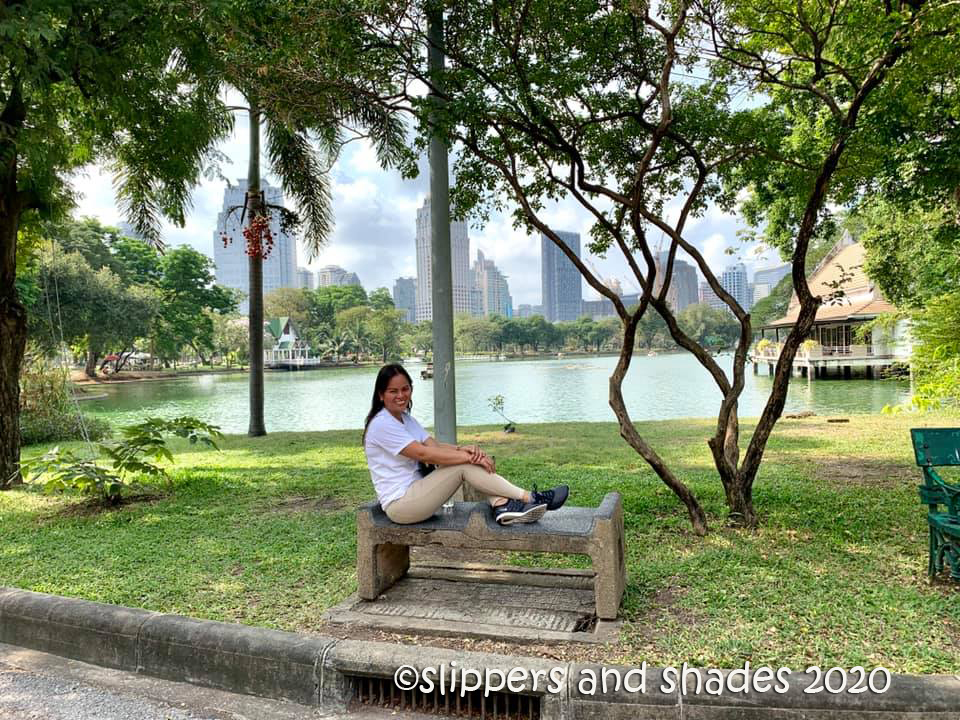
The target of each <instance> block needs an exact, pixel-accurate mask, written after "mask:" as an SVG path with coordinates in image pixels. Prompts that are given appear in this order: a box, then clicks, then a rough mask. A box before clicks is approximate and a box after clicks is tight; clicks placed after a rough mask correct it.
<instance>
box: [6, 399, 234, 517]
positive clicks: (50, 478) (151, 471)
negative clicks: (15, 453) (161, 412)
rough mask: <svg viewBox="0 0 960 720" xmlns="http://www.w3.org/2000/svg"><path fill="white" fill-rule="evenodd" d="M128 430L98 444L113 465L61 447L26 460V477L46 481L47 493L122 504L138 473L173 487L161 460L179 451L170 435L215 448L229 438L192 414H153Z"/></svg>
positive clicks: (171, 459) (170, 460) (138, 475)
mask: <svg viewBox="0 0 960 720" xmlns="http://www.w3.org/2000/svg"><path fill="white" fill-rule="evenodd" d="M122 434H123V439H122V440H119V441H117V442H114V443H109V444H104V445H99V446H98V449H99V451H100V452H101V453H103V454H104V455H106V456H107V457H108V458H109V459H110V461H111V462H112V466H106V465H99V464H97V461H96V460H95V459H91V458H84V457H81V456H79V455H77V454H76V453H74V452H73V451H71V450H61V449H60V447H59V446H58V447H54V448H52V449H50V450H48V451H47V452H46V454H44V455H42V456H40V457H36V458H33V459H32V460H28V461H27V462H25V463H23V466H22V468H23V472H24V476H25V477H26V478H27V480H28V481H29V482H34V481H40V482H43V485H44V489H45V490H47V492H64V491H71V490H73V491H77V492H79V493H81V494H82V495H92V496H94V497H96V498H97V500H98V501H99V502H101V503H102V504H105V505H106V504H110V505H116V504H117V503H119V502H120V493H121V491H122V490H123V488H124V487H125V486H128V485H131V484H132V482H131V480H132V479H133V478H137V477H139V478H143V479H145V480H146V481H147V482H148V483H156V482H158V481H161V480H162V481H164V482H166V484H167V487H168V489H170V487H171V480H170V476H169V475H168V474H167V471H166V470H165V469H164V468H163V467H162V466H160V465H158V464H157V463H159V462H161V461H168V462H171V463H172V462H173V453H171V452H170V450H169V449H168V448H167V442H166V438H165V436H169V435H175V436H176V437H182V438H186V439H187V440H188V441H189V442H190V444H191V445H195V444H198V443H199V444H203V445H206V446H207V447H211V448H213V449H214V450H218V449H219V448H218V447H217V444H216V442H215V441H216V440H218V439H219V438H221V437H223V435H222V434H221V433H220V428H218V427H217V426H216V425H210V424H208V423H205V422H202V421H200V420H197V419H196V418H194V417H189V416H186V415H184V416H183V417H178V418H174V419H173V420H164V419H162V418H147V419H146V420H145V421H144V422H142V423H139V424H137V425H131V426H129V427H125V428H123V430H122ZM151 460H152V461H153V462H150V461H151Z"/></svg>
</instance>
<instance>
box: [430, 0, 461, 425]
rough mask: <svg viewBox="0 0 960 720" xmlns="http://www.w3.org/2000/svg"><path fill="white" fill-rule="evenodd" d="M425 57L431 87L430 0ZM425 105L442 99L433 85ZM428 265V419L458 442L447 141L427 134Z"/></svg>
mask: <svg viewBox="0 0 960 720" xmlns="http://www.w3.org/2000/svg"><path fill="white" fill-rule="evenodd" d="M427 37H428V39H429V47H428V49H427V57H428V61H429V67H430V75H431V77H432V79H433V85H434V87H437V86H438V84H439V82H440V74H441V73H442V71H443V51H442V50H441V47H442V46H443V7H442V5H441V4H440V3H435V2H429V3H428V10H427ZM429 99H430V105H431V107H433V108H438V107H439V106H440V104H441V103H442V102H443V100H442V98H441V97H440V96H439V95H438V94H437V93H436V91H435V90H434V89H431V90H430V94H429ZM430 264H431V265H430V268H431V274H432V279H433V283H432V284H433V288H432V290H433V294H432V300H433V419H434V420H433V421H434V432H435V434H436V437H437V440H439V441H440V442H444V443H451V444H456V442H457V393H456V382H455V379H454V358H453V269H452V262H451V252H450V180H449V167H448V164H447V146H446V143H444V141H443V138H441V137H440V135H439V133H436V132H435V133H434V134H433V136H432V137H431V138H430Z"/></svg>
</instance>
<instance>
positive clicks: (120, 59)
mask: <svg viewBox="0 0 960 720" xmlns="http://www.w3.org/2000/svg"><path fill="white" fill-rule="evenodd" d="M191 17H194V14H193V13H190V12H187V11H186V8H185V6H184V4H183V3H180V2H172V3H160V2H154V1H153V0H126V1H123V2H117V3H113V4H111V8H110V12H109V13H104V12H103V6H102V4H101V3H99V2H94V1H93V0H79V1H78V2H71V3H40V4H36V3H21V4H17V5H15V6H11V8H10V9H9V12H6V13H4V15H3V17H2V18H0V34H2V35H3V37H4V40H5V42H4V43H3V49H2V55H3V60H4V62H3V71H2V73H3V86H4V87H5V88H6V89H7V92H6V98H5V102H6V104H7V109H8V112H9V115H8V114H6V113H5V117H11V118H16V117H17V115H18V114H19V112H22V116H21V117H20V118H18V120H15V121H14V123H13V124H12V125H11V126H10V127H9V132H8V133H6V134H5V138H9V139H10V140H12V141H14V142H15V143H16V151H15V156H14V157H15V164H16V166H18V167H19V172H18V173H17V188H16V190H20V191H22V192H24V193H26V194H27V195H26V197H27V198H28V203H27V206H26V208H25V209H26V210H40V211H43V212H45V213H47V214H49V213H50V211H51V210H53V209H54V208H56V207H59V208H61V209H62V208H63V207H65V206H66V205H68V204H69V201H70V194H71V192H70V189H69V186H68V184H67V178H68V175H69V173H71V172H72V171H74V170H75V169H77V168H79V167H80V166H82V165H85V164H86V163H88V162H90V161H91V160H92V159H94V158H97V157H99V158H104V159H106V158H110V159H112V160H113V161H114V166H113V167H114V170H115V171H116V172H117V175H118V183H117V194H118V198H119V201H120V203H121V205H122V206H123V207H124V209H125V210H127V211H128V214H129V216H130V217H131V219H132V220H133V221H134V224H135V225H136V226H137V228H138V230H140V231H141V232H143V233H145V234H146V235H147V236H148V237H150V238H151V239H158V237H159V236H158V220H159V216H160V215H167V216H168V217H170V218H171V219H173V220H174V221H175V222H180V223H181V224H182V222H183V216H184V209H185V206H186V205H187V204H188V203H189V187H190V186H191V185H193V184H194V183H195V182H196V181H197V180H198V178H199V176H200V174H201V171H202V169H203V166H204V164H205V162H206V161H208V160H210V159H211V155H210V151H211V150H212V148H213V145H214V143H215V141H216V140H219V139H220V138H222V137H224V136H225V135H226V134H227V133H228V132H229V130H230V127H231V120H230V117H229V114H228V113H226V112H225V110H224V106H223V102H222V100H221V99H220V97H219V96H218V94H217V90H218V87H216V86H212V85H210V84H208V83H206V82H204V79H203V77H202V74H200V73H198V72H197V70H198V69H199V67H200V66H201V65H202V62H203V59H204V58H203V57H202V56H203V52H202V46H201V45H197V44H195V41H196V40H197V39H198V36H197V33H196V26H195V24H194V23H192V22H191V20H190V18H191ZM104 38H109V39H110V41H109V42H104ZM12 88H17V91H18V92H16V93H11V92H9V90H10V89H12ZM18 101H19V103H22V107H21V108H16V107H15V106H16V104H17V103H18ZM18 111H19V112H18ZM14 138H15V140H14Z"/></svg>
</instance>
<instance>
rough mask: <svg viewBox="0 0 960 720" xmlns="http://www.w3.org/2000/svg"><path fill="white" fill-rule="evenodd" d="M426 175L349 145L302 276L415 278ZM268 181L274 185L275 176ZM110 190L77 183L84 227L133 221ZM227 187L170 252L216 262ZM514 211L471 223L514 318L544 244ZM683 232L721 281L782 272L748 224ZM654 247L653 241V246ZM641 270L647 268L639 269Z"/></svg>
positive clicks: (210, 183) (200, 209)
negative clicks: (748, 234) (739, 271)
mask: <svg viewBox="0 0 960 720" xmlns="http://www.w3.org/2000/svg"><path fill="white" fill-rule="evenodd" d="M248 130H249V128H248V125H247V119H246V117H245V116H243V115H240V116H238V117H237V123H236V126H235V129H234V132H233V135H232V137H231V138H230V139H229V140H227V141H225V142H224V143H222V144H221V145H219V146H218V151H219V152H221V153H222V154H223V156H224V158H225V159H224V161H223V163H222V165H221V168H220V169H221V172H222V176H224V177H241V176H243V175H245V173H246V165H247V158H248V154H249V153H248V146H247V144H248ZM454 161H455V156H451V165H454ZM419 167H420V175H419V176H418V177H417V178H414V179H404V178H403V177H401V175H400V173H399V172H398V171H395V170H382V169H381V168H380V167H379V165H378V163H377V160H376V153H375V151H374V149H373V147H372V146H371V145H370V143H369V142H367V141H358V142H356V143H351V144H350V145H348V146H347V147H346V148H345V149H344V152H343V153H342V154H341V157H340V158H339V159H338V160H337V162H336V164H335V165H334V167H333V169H332V171H331V173H330V184H331V196H332V204H333V215H334V218H335V226H334V229H333V232H332V235H331V237H330V238H329V240H328V242H327V243H326V245H325V246H324V247H323V248H322V249H321V252H320V253H319V254H318V255H317V256H316V257H309V256H308V254H307V253H306V252H305V250H304V247H303V245H302V244H301V243H299V242H298V247H297V251H298V258H299V259H298V264H299V266H301V267H305V268H308V269H310V270H312V271H314V272H316V271H317V270H318V269H320V268H322V267H323V266H325V265H340V266H341V267H344V268H348V269H350V270H352V271H354V272H357V273H358V274H359V275H360V278H361V280H362V282H363V287H365V288H367V289H369V290H372V289H375V288H378V287H386V288H388V289H389V288H391V287H392V286H393V281H394V280H395V279H396V278H397V277H401V276H403V277H410V276H415V275H416V274H417V273H416V256H415V253H414V252H413V248H414V242H415V227H416V214H417V210H418V209H419V208H420V207H421V205H422V204H423V200H424V198H425V197H426V196H427V194H428V193H427V188H428V184H429V173H428V172H427V162H426V158H425V157H424V158H422V159H421V160H420V162H419ZM265 177H266V179H267V180H269V181H270V182H271V184H276V181H275V178H273V177H272V176H271V175H270V174H269V172H268V173H267V174H266V175H265ZM112 180H113V177H112V175H111V174H110V173H109V172H108V171H107V170H105V169H104V168H103V167H102V166H99V165H90V166H87V167H86V168H84V169H83V170H81V171H79V172H78V173H77V175H76V176H75V179H74V181H73V186H74V190H75V192H76V193H77V196H78V201H77V209H76V214H77V216H78V217H82V216H91V217H96V218H98V219H99V220H100V221H101V222H103V223H105V224H108V225H113V226H116V225H118V224H119V223H120V222H122V221H124V220H125V219H126V218H124V217H123V216H122V214H121V212H120V210H119V209H118V206H117V203H116V197H115V193H114V189H113V182H112ZM225 185H226V183H225V181H223V180H222V179H203V180H202V181H201V182H200V183H199V185H198V186H197V187H196V189H195V190H194V192H193V193H192V208H191V209H190V211H189V212H188V214H187V216H186V225H185V227H183V228H179V227H176V226H174V225H172V224H171V223H169V222H164V223H162V225H161V232H162V236H163V239H164V242H165V243H166V244H167V245H168V246H170V247H175V246H178V245H184V244H188V245H191V246H192V247H194V248H196V249H197V250H198V251H200V252H202V253H204V254H206V255H207V256H209V257H210V258H213V257H214V240H215V238H214V237H213V230H214V228H215V227H216V219H217V214H218V213H219V212H220V210H221V206H222V201H223V194H224V188H225ZM291 207H292V205H291ZM512 209H513V208H512V206H511V205H510V204H509V203H508V204H507V207H506V208H505V209H504V210H503V211H499V210H494V211H492V212H491V213H490V218H489V221H488V222H486V223H485V224H484V226H483V227H479V226H477V225H476V224H475V223H474V222H473V221H471V222H470V223H468V225H469V233H470V241H471V248H472V251H475V250H477V249H479V250H482V251H483V253H484V255H485V256H486V257H488V258H490V259H493V260H494V261H495V262H496V264H497V266H498V267H499V268H500V269H501V271H502V272H503V273H504V274H505V275H506V276H507V277H509V278H510V292H511V296H512V297H513V303H514V307H515V308H517V307H519V305H521V304H529V305H540V304H542V298H541V297H540V273H539V272H538V269H539V263H540V252H539V250H540V236H539V234H533V233H528V232H527V231H526V230H524V229H523V228H522V227H515V226H514V221H513V216H512ZM679 210H680V208H679V204H678V203H668V204H667V207H666V209H665V215H666V216H667V217H668V219H674V218H675V217H676V216H677V214H678V213H679ZM541 216H542V219H543V220H544V221H545V222H547V224H548V225H549V226H550V227H554V228H561V229H568V230H573V231H575V232H578V233H580V236H581V237H582V238H589V232H590V227H591V224H592V222H593V218H592V217H591V216H590V215H589V214H588V213H586V212H585V211H583V210H582V209H581V208H580V207H579V206H578V204H577V203H576V202H575V201H574V200H572V199H565V200H562V201H559V202H548V203H546V205H545V207H544V210H543V212H542V213H541ZM686 227H687V231H686V235H687V238H688V240H689V241H690V242H691V243H692V244H693V245H694V246H696V247H697V248H698V249H699V250H700V252H701V253H703V255H704V258H705V259H706V260H707V262H708V264H709V265H710V266H711V267H712V268H714V269H715V270H716V272H718V273H719V272H720V271H722V269H723V267H725V266H726V265H727V264H728V263H729V262H731V260H732V259H734V258H736V259H742V260H743V262H745V263H746V264H747V266H748V268H750V269H751V271H752V270H753V269H755V268H762V267H773V266H775V265H778V264H780V262H781V261H780V258H779V256H778V255H777V253H776V252H775V251H770V250H767V251H766V252H765V253H762V254H760V255H756V254H755V251H756V250H757V247H758V246H757V245H756V244H744V243H741V242H740V241H739V240H738V239H737V232H738V231H739V230H741V229H743V228H744V227H745V225H744V223H742V222H741V221H740V220H739V219H738V218H737V217H735V216H734V215H731V214H728V213H725V212H723V211H722V210H721V209H720V208H718V207H716V206H708V207H707V209H706V211H705V212H704V214H703V215H701V216H697V217H690V218H689V219H688V221H687V224H686ZM655 241H656V238H652V239H651V242H655ZM728 248H734V249H735V250H736V251H737V255H738V256H739V257H737V256H734V258H731V257H730V256H729V255H728V254H727V252H726V251H727V250H728ZM583 254H584V256H585V257H589V259H590V260H591V262H593V263H594V265H596V267H597V269H598V270H599V272H600V273H602V274H603V276H604V277H605V278H608V277H610V278H619V279H620V280H621V281H624V282H625V283H626V284H625V287H630V286H631V283H632V284H634V285H635V284H636V282H635V280H634V279H633V273H632V272H631V271H630V269H629V267H628V266H627V264H626V261H625V260H624V259H623V258H621V257H619V254H618V253H617V252H615V251H614V252H611V253H609V254H608V256H607V257H601V256H597V255H593V254H590V253H588V252H587V251H586V250H585V251H584V253H583ZM678 258H682V259H684V260H686V261H687V262H688V263H690V264H691V265H692V264H694V263H693V260H692V259H691V258H689V257H688V256H687V255H686V254H685V253H682V252H680V253H678ZM640 264H641V265H643V262H642V259H641V260H640ZM701 278H702V276H701ZM583 295H584V300H590V299H595V298H596V297H598V296H597V294H596V293H595V291H594V290H593V289H592V288H590V287H589V286H587V285H586V284H584V285H583Z"/></svg>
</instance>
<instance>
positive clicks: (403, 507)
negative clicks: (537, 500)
mask: <svg viewBox="0 0 960 720" xmlns="http://www.w3.org/2000/svg"><path fill="white" fill-rule="evenodd" d="M464 482H466V483H467V484H468V485H470V486H472V487H474V488H476V489H477V490H478V491H479V492H481V493H483V494H484V495H487V496H489V497H490V498H491V500H492V499H494V498H511V499H514V500H523V498H524V496H525V495H526V493H525V492H524V491H523V490H521V489H520V488H518V487H517V486H516V485H513V484H511V483H510V482H508V481H507V480H506V479H505V478H503V477H501V476H500V475H497V474H496V473H488V472H487V471H486V470H484V469H483V468H482V467H480V466H479V465H471V464H469V463H464V464H462V465H448V466H447V467H441V468H437V469H436V470H434V471H433V472H432V473H430V474H429V475H427V476H426V477H424V478H420V479H419V480H417V481H416V482H414V483H413V484H412V485H411V486H410V487H408V488H407V492H405V493H404V494H403V497H401V498H398V499H396V500H394V501H393V502H392V503H390V504H389V505H388V506H387V509H386V510H385V511H384V512H386V514H387V517H388V518H390V519H391V520H393V522H395V523H399V524H401V525H409V524H410V523H418V522H423V521H424V520H426V519H427V518H428V517H430V516H431V515H433V514H434V513H435V512H436V511H437V510H439V509H440V506H441V505H443V504H444V503H445V502H446V501H447V500H449V499H450V498H451V497H452V496H453V494H454V493H455V492H456V491H457V489H458V488H459V487H460V485H461V484H462V483H464Z"/></svg>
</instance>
